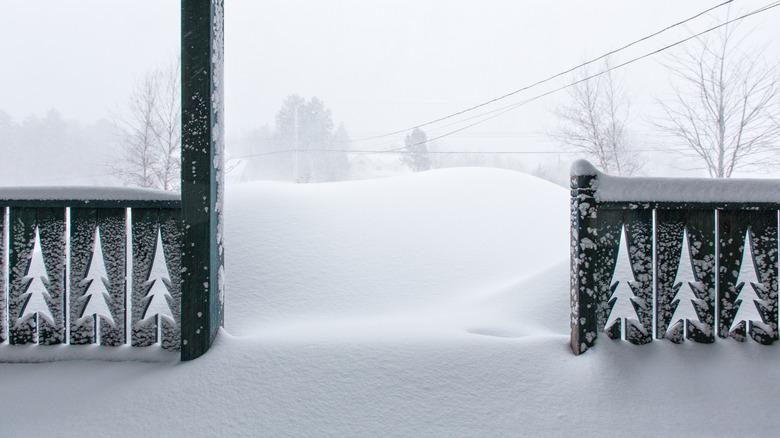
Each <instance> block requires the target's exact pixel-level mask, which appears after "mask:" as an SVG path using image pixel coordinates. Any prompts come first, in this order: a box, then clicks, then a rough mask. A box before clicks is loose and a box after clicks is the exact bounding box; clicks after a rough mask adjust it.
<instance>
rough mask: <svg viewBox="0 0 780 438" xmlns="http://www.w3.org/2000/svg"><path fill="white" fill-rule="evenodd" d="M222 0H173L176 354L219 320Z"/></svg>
mask: <svg viewBox="0 0 780 438" xmlns="http://www.w3.org/2000/svg"><path fill="white" fill-rule="evenodd" d="M223 2H224V0H182V3H181V7H182V8H181V43H182V45H181V62H182V69H181V71H182V81H181V84H182V88H181V90H182V114H181V116H182V153H181V160H182V161H181V174H182V180H181V198H182V199H181V200H182V207H181V211H182V222H183V236H182V307H181V312H182V313H181V316H182V318H181V321H182V325H181V332H182V341H181V342H182V344H181V347H182V348H181V358H182V360H190V359H195V358H197V357H199V356H201V355H202V354H204V353H205V352H206V351H208V349H209V347H210V346H211V344H212V342H213V341H214V338H215V337H216V335H217V331H218V329H219V327H220V326H221V325H222V322H223V317H222V303H223V297H224V291H223V285H224V281H223V278H222V277H223V273H224V269H223V255H224V251H223V246H222V192H223V181H224V179H223V169H224V166H223V151H224V112H223V98H222V96H223V85H222V77H223V53H224V33H223V23H224V15H223Z"/></svg>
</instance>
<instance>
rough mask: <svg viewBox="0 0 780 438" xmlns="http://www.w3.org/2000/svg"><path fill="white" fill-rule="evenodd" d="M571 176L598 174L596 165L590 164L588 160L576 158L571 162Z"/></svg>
mask: <svg viewBox="0 0 780 438" xmlns="http://www.w3.org/2000/svg"><path fill="white" fill-rule="evenodd" d="M569 172H570V173H569V174H570V175H571V176H598V174H599V173H600V172H599V171H598V169H596V166H594V165H592V164H590V161H588V160H577V161H575V162H573V163H571V170H570V171H569Z"/></svg>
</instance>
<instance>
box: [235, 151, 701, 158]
mask: <svg viewBox="0 0 780 438" xmlns="http://www.w3.org/2000/svg"><path fill="white" fill-rule="evenodd" d="M688 150H689V149H688V148H653V149H629V150H627V152H685V151H688ZM309 152H312V153H345V154H367V155H374V154H376V155H379V154H391V155H397V154H406V153H407V152H406V151H402V150H387V149H376V150H365V149H364V150H355V149H282V150H278V151H268V152H261V153H257V154H251V155H243V156H240V157H233V158H232V159H236V160H240V159H244V158H255V157H263V156H270V155H281V154H292V153H296V154H297V153H309ZM427 153H428V154H433V155H548V154H549V155H558V154H575V155H576V154H581V153H583V151H578V150H550V151H541V150H537V151H428V152H427Z"/></svg>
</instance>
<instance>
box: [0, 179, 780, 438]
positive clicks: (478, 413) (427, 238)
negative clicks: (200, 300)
mask: <svg viewBox="0 0 780 438" xmlns="http://www.w3.org/2000/svg"><path fill="white" fill-rule="evenodd" d="M227 195H228V199H227V201H228V205H227V212H228V222H227V228H226V231H227V235H226V238H227V249H228V251H229V253H228V259H227V260H228V265H227V266H228V267H229V269H230V273H229V274H230V275H229V276H228V277H227V278H228V292H227V293H228V295H227V298H228V300H227V312H226V322H227V327H226V329H225V330H223V332H222V333H221V334H220V337H219V338H218V340H217V343H216V345H215V346H214V348H213V349H212V350H211V351H210V352H209V353H208V354H206V355H205V356H204V357H202V358H200V359H198V360H196V361H193V362H188V363H138V362H122V363H115V362H112V363H107V362H97V361H95V362H85V361H81V362H76V361H70V362H57V363H43V364H0V388H2V392H3V397H0V436H2V437H5V436H9V437H11V436H46V435H51V436H62V437H81V436H84V435H90V434H98V433H99V434H100V435H101V436H109V437H111V436H161V437H210V436H230V437H242V436H246V437H257V436H268V437H284V436H299V437H312V436H316V437H322V436H333V437H343V436H383V437H384V436H403V437H408V436H415V437H416V436H420V437H423V436H441V437H467V436H473V437H485V436H570V435H581V436H603V435H604V434H607V435H616V436H617V435H627V434H631V435H640V436H641V435H649V436H658V435H664V434H666V435H672V436H686V435H687V436H690V435H695V436H711V435H740V436H743V435H760V434H764V435H771V434H773V433H774V431H775V430H776V429H777V428H778V426H780V419H779V418H778V416H777V415H775V407H774V406H775V403H774V401H775V400H776V399H777V397H778V396H780V384H778V383H777V382H780V367H778V366H777V363H778V361H780V349H778V348H773V347H762V346H758V345H755V344H751V343H746V344H738V343H736V342H732V341H724V342H720V343H717V344H715V345H690V344H688V345H682V346H677V345H672V344H670V343H668V342H656V343H653V344H651V345H647V346H642V347H637V346H632V345H629V344H627V343H619V342H611V341H608V340H607V339H601V340H600V342H599V344H598V345H597V346H596V347H595V348H594V349H593V350H591V351H589V352H588V353H587V354H585V355H583V356H579V357H577V356H574V355H572V354H571V352H570V351H569V348H568V334H569V322H568V321H569V304H568V282H569V273H568V233H569V228H568V222H567V221H568V193H567V191H566V190H564V189H562V188H560V187H557V186H554V185H552V184H549V183H546V182H543V181H541V180H537V179H535V178H533V177H529V176H526V175H522V174H519V173H514V172H509V171H499V170H484V169H481V170H478V169H454V170H447V171H435V172H427V173H424V174H418V175H411V176H408V177H401V178H390V179H386V180H380V181H361V182H349V183H335V184H317V185H293V184H274V183H267V184H260V183H257V184H251V185H244V186H235V187H229V188H228V192H227ZM724 406H725V407H727V408H728V409H727V412H726V411H724Z"/></svg>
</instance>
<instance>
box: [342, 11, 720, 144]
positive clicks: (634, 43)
mask: <svg viewBox="0 0 780 438" xmlns="http://www.w3.org/2000/svg"><path fill="white" fill-rule="evenodd" d="M733 1H734V0H726V1H724V2H723V3H719V4H717V5H715V6H713V7H710V8H708V9H705V10H704V11H701V12H699V13H697V14H696V15H693V16H691V17H688V18H686V19H684V20H681V21H678V22H676V23H673V24H670V25H668V26H666V27H664V28H663V29H660V30H658V31H656V32H653V33H652V34H650V35H646V36H644V37H642V38H639V39H637V40H634V41H631V42H630V43H628V44H625V45H623V46H621V47H618V48H616V49H613V50H610V51H609V52H606V53H604V54H603V55H601V56H598V57H596V58H593V59H590V60H588V61H585V62H583V63H581V64H578V65H576V66H574V67H571V68H569V69H567V70H564V71H562V72H560V73H556V74H554V75H552V76H549V77H547V78H544V79H542V80H539V81H536V82H534V83H532V84H529V85H526V86H524V87H521V88H518V89H516V90H513V91H510V92H508V93H505V94H503V95H501V96H498V97H494V98H492V99H489V100H486V101H484V102H482V103H479V104H476V105H472V106H470V107H468V108H464V109H462V110H460V111H456V112H454V113H451V114H448V115H446V116H443V117H439V118H437V119H433V120H429V121H427V122H423V123H420V124H417V125H414V126H412V127H409V128H404V129H399V130H397V131H392V132H388V133H385V134H379V135H373V136H369V137H363V138H359V139H356V140H353V142H355V143H356V142H362V141H367V140H375V139H378V138H385V137H390V136H393V135H398V134H401V133H404V132H407V131H411V130H413V129H416V128H422V127H424V126H428V125H432V124H434V123H438V122H441V121H444V120H447V119H451V118H453V117H457V116H459V115H461V114H465V113H467V112H470V111H473V110H475V109H478V108H482V107H484V106H487V105H490V104H492V103H495V102H498V101H500V100H503V99H506V98H509V97H511V96H514V95H516V94H518V93H520V92H523V91H526V90H528V89H531V88H533V87H536V86H538V85H541V84H544V83H546V82H549V81H552V80H553V79H557V78H559V77H561V76H564V75H566V74H569V73H571V72H573V71H574V70H577V69H579V68H582V67H585V66H587V65H590V64H593V63H594V62H597V61H600V60H602V59H604V58H607V57H609V56H611V55H614V54H615V53H617V52H620V51H623V50H626V49H628V48H629V47H632V46H635V45H637V44H639V43H641V42H643V41H646V40H648V39H650V38H654V37H656V36H658V35H660V34H662V33H664V32H666V31H668V30H671V29H673V28H675V27H678V26H681V25H683V24H685V23H687V22H689V21H691V20H694V19H696V18H699V17H701V16H702V15H704V14H707V13H709V12H712V11H714V10H716V9H718V8H721V7H723V6H725V5H727V4H729V3H732V2H733Z"/></svg>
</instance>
